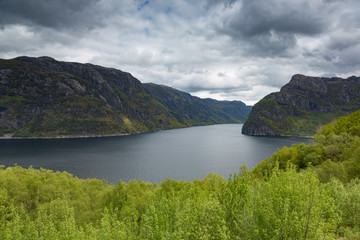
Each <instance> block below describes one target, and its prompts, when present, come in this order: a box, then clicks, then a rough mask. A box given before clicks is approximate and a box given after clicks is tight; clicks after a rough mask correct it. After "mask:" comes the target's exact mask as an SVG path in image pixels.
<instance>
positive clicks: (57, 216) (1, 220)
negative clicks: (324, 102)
mask: <svg viewBox="0 0 360 240" xmlns="http://www.w3.org/2000/svg"><path fill="white" fill-rule="evenodd" d="M359 120H360V111H358V112H355V113H353V114H351V115H349V116H348V117H343V118H340V119H339V120H338V121H337V122H334V123H332V124H329V125H326V126H325V127H324V128H323V129H322V131H321V132H319V133H318V134H317V135H316V136H315V140H314V143H313V144H310V145H307V146H306V145H304V144H300V145H293V146H292V147H291V148H286V147H284V148H283V149H281V150H279V151H278V152H277V153H275V154H274V155H273V156H272V157H270V158H268V159H266V160H265V161H263V162H262V163H260V164H259V165H258V166H257V167H255V168H254V169H253V170H251V171H249V170H247V169H246V167H242V168H241V171H240V173H238V174H234V175H233V176H231V177H230V178H229V179H228V180H227V181H226V180H225V179H224V178H222V177H221V176H219V175H216V174H209V175H208V176H206V177H205V178H204V179H202V180H195V181H193V182H186V181H173V180H170V179H168V180H166V181H164V182H162V183H161V184H160V185H158V184H151V183H145V182H142V181H130V182H129V183H124V182H122V181H120V182H119V183H118V184H117V185H115V186H114V185H109V184H107V183H106V182H104V181H101V180H96V179H87V180H81V179H78V178H76V177H73V176H72V175H70V174H68V173H66V172H63V173H60V172H53V171H50V170H45V169H40V170H35V169H33V168H29V169H23V168H21V167H9V168H6V169H4V168H1V170H0V239H256V240H257V239H358V238H359V236H360V180H359V175H360V174H359V173H360V171H359V170H360V121H359Z"/></svg>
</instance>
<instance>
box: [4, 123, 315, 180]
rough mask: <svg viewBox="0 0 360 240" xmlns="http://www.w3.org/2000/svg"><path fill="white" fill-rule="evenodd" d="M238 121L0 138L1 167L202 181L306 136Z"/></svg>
mask: <svg viewBox="0 0 360 240" xmlns="http://www.w3.org/2000/svg"><path fill="white" fill-rule="evenodd" d="M241 127H242V125H241V124H225V125H213V126H204V127H191V128H185V129H175V130H167V131H160V132H155V133H144V134H137V135H130V136H121V137H104V138H86V139H84V138H79V139H37V140H34V139H24V140H0V165H5V166H13V165H14V164H15V163H16V164H18V165H20V166H22V167H29V166H33V167H34V168H40V167H43V168H47V169H51V170H54V171H57V170H58V171H67V172H69V173H72V174H74V175H75V176H77V177H79V178H98V179H106V180H107V181H109V182H110V183H117V182H118V180H120V179H121V180H123V181H125V182H127V181H129V180H131V179H142V180H144V181H151V182H158V183H160V182H162V181H163V180H165V179H166V178H171V179H175V180H194V179H201V178H203V177H204V176H206V175H207V174H209V173H210V172H213V173H218V174H221V175H222V176H224V177H225V178H227V177H228V176H229V175H230V174H232V173H235V172H237V171H238V169H239V166H240V165H242V164H246V165H247V166H248V167H249V168H252V167H254V166H255V165H256V164H257V163H258V162H260V161H261V160H263V159H265V158H266V157H269V156H271V154H272V153H273V152H275V151H276V150H277V149H280V148H282V147H283V146H284V145H286V146H291V145H292V144H294V143H301V142H304V143H308V142H309V139H305V138H294V137H291V138H284V137H250V136H246V135H242V134H241Z"/></svg>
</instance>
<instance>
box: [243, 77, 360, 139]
mask: <svg viewBox="0 0 360 240" xmlns="http://www.w3.org/2000/svg"><path fill="white" fill-rule="evenodd" d="M359 109H360V77H355V76H352V77H349V78H347V79H342V78H336V77H334V78H319V77H308V76H303V75H294V76H293V77H292V79H291V81H290V82H289V83H288V84H286V85H285V86H283V87H282V88H281V90H280V92H276V93H271V94H269V95H267V96H266V97H264V98H263V99H262V100H260V101H259V102H258V103H256V104H255V105H254V107H253V108H252V111H251V113H250V115H249V117H248V119H247V121H246V122H245V124H244V126H243V128H242V133H244V134H247V135H297V136H309V135H313V134H314V133H315V132H316V130H317V129H319V127H321V126H322V125H323V124H327V123H329V122H331V121H332V120H333V119H335V118H337V117H340V116H344V115H347V114H349V113H351V112H355V111H357V110H359Z"/></svg>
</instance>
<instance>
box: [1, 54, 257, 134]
mask: <svg viewBox="0 0 360 240" xmlns="http://www.w3.org/2000/svg"><path fill="white" fill-rule="evenodd" d="M181 106H183V107H181ZM239 108H240V109H242V110H243V111H244V115H243V116H242V117H239V116H238V115H236V114H235V115H234V116H233V115H232V114H231V113H228V112H224V111H223V110H222V109H221V107H219V106H216V104H211V103H208V102H207V101H206V100H203V99H199V98H196V97H193V96H191V95H190V94H187V93H184V92H181V91H178V90H175V89H171V88H168V87H165V86H158V85H155V84H142V83H141V82H140V81H139V80H137V79H136V78H134V77H133V76H132V75H131V74H130V73H126V72H122V71H120V70H117V69H112V68H105V67H101V66H96V65H92V64H80V63H70V62H59V61H56V60H55V59H52V58H50V57H40V58H30V57H18V58H15V59H12V60H2V59H0V135H2V134H5V133H9V134H13V135H15V136H22V137H39V136H58V135H109V134H122V133H134V132H144V131H155V130H159V129H169V128H177V127H186V126H192V125H203V124H214V123H225V122H242V121H245V119H246V117H247V115H248V114H249V112H250V111H249V109H248V108H247V107H246V106H245V107H243V106H240V105H239ZM242 110H239V111H242Z"/></svg>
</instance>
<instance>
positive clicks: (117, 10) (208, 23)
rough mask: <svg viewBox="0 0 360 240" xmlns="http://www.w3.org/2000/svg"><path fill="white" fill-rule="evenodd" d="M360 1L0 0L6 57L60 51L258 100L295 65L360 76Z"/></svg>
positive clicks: (179, 84) (316, 72) (149, 78)
mask: <svg viewBox="0 0 360 240" xmlns="http://www.w3.org/2000/svg"><path fill="white" fill-rule="evenodd" d="M359 9H360V1H358V0H298V1H287V0H254V1H250V0H202V1H190V0H184V1H166V2H164V1H161V0H146V1H145V0H106V1H105V0H32V1H26V0H12V1H9V0H0V57H1V58H13V57H16V56H19V55H28V56H45V55H47V56H51V57H54V58H56V59H58V60H63V61H78V62H91V63H94V64H99V65H103V66H108V67H115V68H118V69H121V70H123V71H128V72H130V73H132V74H133V75H134V76H135V77H137V78H138V79H139V80H140V81H142V82H154V83H158V84H165V85H169V86H171V87H174V88H178V89H180V90H184V91H188V92H190V93H192V94H193V95H197V96H200V97H213V98H217V99H227V100H242V101H244V102H246V103H247V104H254V103H255V102H256V101H258V100H259V99H261V98H262V97H264V96H265V95H266V94H268V93H270V92H272V91H278V90H279V89H280V87H281V86H282V85H284V84H286V83H287V82H288V81H289V80H290V78H291V76H292V75H294V74H296V73H301V74H306V75H312V76H340V77H347V76H350V75H360V74H359V73H360V68H359V66H360V58H359V57H358V56H359V54H360V44H359V42H360V41H359V39H360V14H359V13H358V10H359Z"/></svg>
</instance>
